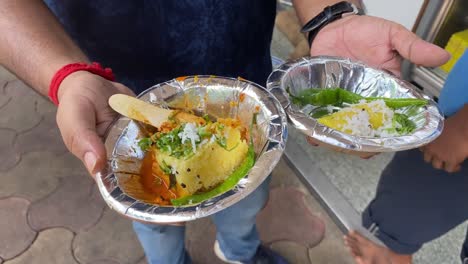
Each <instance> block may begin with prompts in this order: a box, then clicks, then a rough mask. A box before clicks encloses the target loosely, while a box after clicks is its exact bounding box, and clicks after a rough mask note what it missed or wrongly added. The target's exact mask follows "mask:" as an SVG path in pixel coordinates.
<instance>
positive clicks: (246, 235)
mask: <svg viewBox="0 0 468 264" xmlns="http://www.w3.org/2000/svg"><path fill="white" fill-rule="evenodd" d="M269 181H270V177H269V178H268V179H266V180H265V181H264V182H263V183H262V184H261V185H260V186H259V187H258V188H257V189H256V190H255V191H254V192H252V193H251V194H250V195H249V196H247V197H246V198H244V199H243V200H241V201H240V202H238V203H236V204H235V205H233V206H231V207H229V208H227V209H224V210H223V211H220V212H218V213H216V214H214V215H213V216H212V219H213V222H214V224H215V225H216V231H217V234H216V239H217V240H218V242H219V246H220V248H221V251H222V252H223V253H224V255H225V256H226V258H227V259H229V260H232V261H246V260H249V259H251V258H252V257H253V256H254V255H255V252H256V251H257V247H258V246H259V245H260V239H259V237H258V233H257V229H256V226H255V220H256V216H257V214H258V212H259V211H260V210H261V209H262V208H263V206H264V205H265V204H266V202H267V200H268V192H269V189H268V185H269ZM133 228H134V230H135V232H136V234H137V236H138V239H139V240H140V243H141V245H142V246H143V249H144V251H145V254H146V258H147V260H148V263H149V264H166V263H170V264H185V263H190V262H191V261H190V257H189V256H188V254H187V252H186V251H185V246H184V244H185V243H184V242H185V241H184V238H185V226H168V225H154V224H143V223H140V222H133ZM207 250H211V249H207Z"/></svg>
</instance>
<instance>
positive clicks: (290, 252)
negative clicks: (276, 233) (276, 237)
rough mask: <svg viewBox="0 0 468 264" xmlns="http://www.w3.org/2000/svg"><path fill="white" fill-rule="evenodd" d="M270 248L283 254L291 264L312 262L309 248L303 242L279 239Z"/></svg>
mask: <svg viewBox="0 0 468 264" xmlns="http://www.w3.org/2000/svg"><path fill="white" fill-rule="evenodd" d="M270 248H271V249H273V250H274V251H275V252H277V253H279V254H280V255H281V256H283V257H284V258H285V259H286V260H287V261H288V262H289V263H290V264H306V263H310V261H309V256H308V255H307V248H306V247H305V246H303V245H301V244H298V243H295V242H292V241H277V242H274V243H273V244H271V245H270ZM312 263H314V262H312ZM316 263H322V262H316Z"/></svg>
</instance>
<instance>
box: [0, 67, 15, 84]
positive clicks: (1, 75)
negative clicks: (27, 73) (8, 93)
mask: <svg viewBox="0 0 468 264" xmlns="http://www.w3.org/2000/svg"><path fill="white" fill-rule="evenodd" d="M15 79H17V78H16V76H15V75H13V74H12V73H11V72H9V71H8V70H7V69H5V68H4V67H2V66H0V80H2V81H13V80H15Z"/></svg>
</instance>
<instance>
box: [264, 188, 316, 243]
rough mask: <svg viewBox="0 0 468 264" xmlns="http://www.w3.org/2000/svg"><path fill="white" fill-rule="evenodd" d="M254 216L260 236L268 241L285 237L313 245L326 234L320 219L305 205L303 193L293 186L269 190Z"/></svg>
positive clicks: (284, 238)
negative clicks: (265, 200)
mask: <svg viewBox="0 0 468 264" xmlns="http://www.w3.org/2000/svg"><path fill="white" fill-rule="evenodd" d="M257 219H258V220H257V223H258V230H259V233H260V237H261V239H262V241H265V242H267V243H272V242H275V241H281V240H288V241H293V242H296V243H299V244H302V245H304V246H306V247H313V246H315V245H317V244H318V243H320V241H321V240H322V239H323V236H324V233H325V224H324V223H323V221H322V220H321V219H320V218H319V217H317V216H315V215H314V214H313V213H312V212H311V211H310V210H309V208H308V207H307V206H306V205H305V203H304V193H303V192H302V191H300V190H298V189H297V188H293V187H286V188H281V187H280V188H275V189H272V190H271V191H270V199H269V201H268V204H267V206H266V207H265V209H263V211H262V212H261V213H260V214H259V216H258V218H257Z"/></svg>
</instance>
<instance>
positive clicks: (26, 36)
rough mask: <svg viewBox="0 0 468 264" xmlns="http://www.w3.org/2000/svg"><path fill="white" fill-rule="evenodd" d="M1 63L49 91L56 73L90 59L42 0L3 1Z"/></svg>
mask: <svg viewBox="0 0 468 264" xmlns="http://www.w3.org/2000/svg"><path fill="white" fill-rule="evenodd" d="M0 32H2V34H0V64H2V65H4V66H5V67H6V68H8V69H9V70H10V71H12V72H14V73H15V74H16V75H17V76H18V77H19V78H21V79H23V80H24V81H25V82H27V83H28V84H29V85H30V86H32V87H33V88H34V89H36V90H37V91H39V92H40V93H41V94H43V95H47V92H48V88H49V83H50V81H51V79H52V76H53V75H54V73H55V72H56V71H57V70H58V69H60V68H61V67H62V66H64V65H66V64H69V63H73V62H87V61H88V59H87V58H86V56H85V55H84V53H83V52H82V51H81V50H80V49H79V48H78V46H76V45H75V44H74V43H73V41H72V40H71V39H70V37H69V36H68V35H67V34H66V33H65V31H64V30H63V28H62V26H61V25H60V23H59V22H58V21H57V19H56V18H55V16H54V15H53V14H52V12H51V11H50V10H49V9H48V8H47V6H46V5H45V4H44V2H43V1H41V0H2V1H0Z"/></svg>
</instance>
